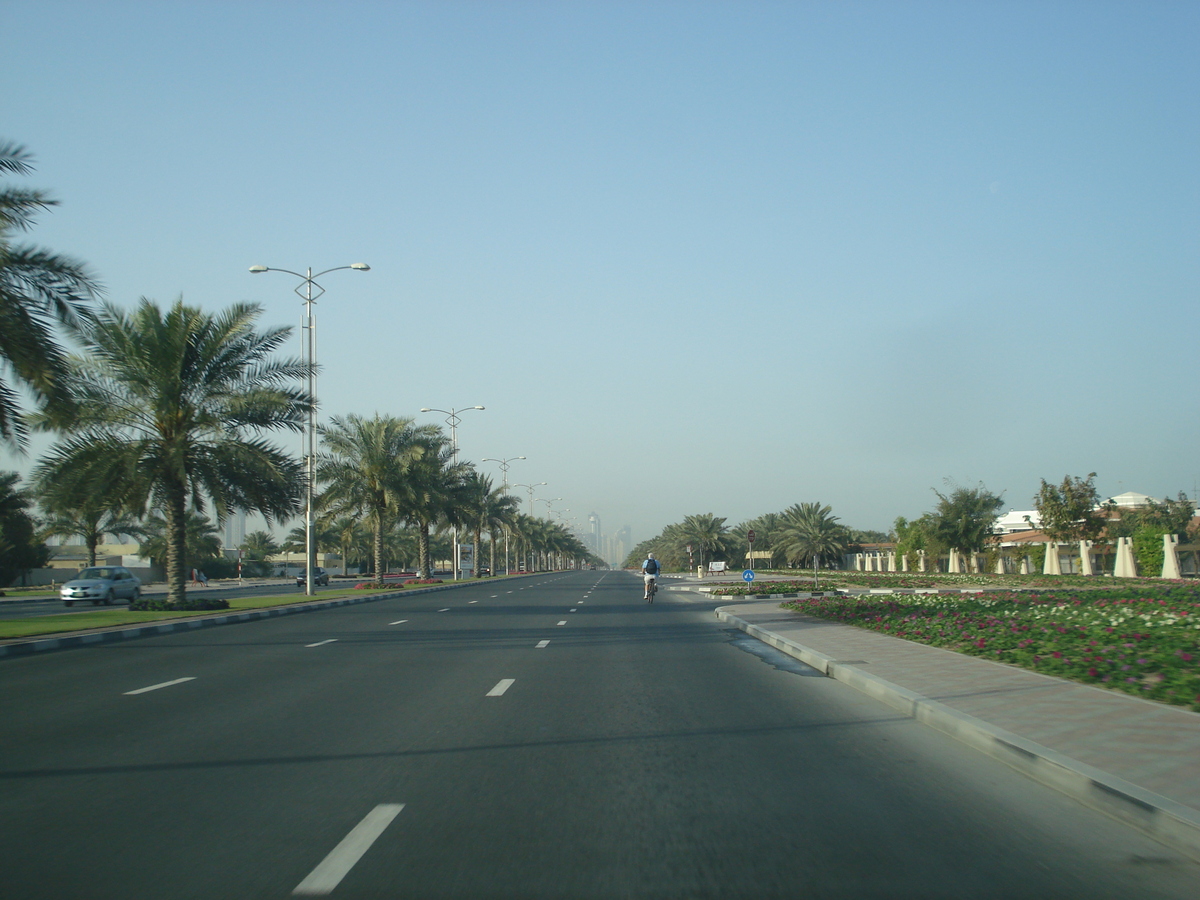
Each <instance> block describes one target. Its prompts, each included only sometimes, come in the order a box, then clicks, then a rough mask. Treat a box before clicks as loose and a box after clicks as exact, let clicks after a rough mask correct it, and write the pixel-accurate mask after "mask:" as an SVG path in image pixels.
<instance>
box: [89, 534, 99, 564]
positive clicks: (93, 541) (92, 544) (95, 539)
mask: <svg viewBox="0 0 1200 900" xmlns="http://www.w3.org/2000/svg"><path fill="white" fill-rule="evenodd" d="M99 543H100V535H98V534H96V532H94V531H93V532H92V533H91V534H89V535H88V536H87V552H88V565H89V566H94V565H95V564H96V546H97V545H98V544H99Z"/></svg>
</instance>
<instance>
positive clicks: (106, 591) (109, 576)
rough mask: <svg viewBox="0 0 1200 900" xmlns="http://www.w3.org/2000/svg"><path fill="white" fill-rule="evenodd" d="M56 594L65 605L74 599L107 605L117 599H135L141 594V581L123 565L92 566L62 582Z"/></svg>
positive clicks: (96, 604)
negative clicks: (77, 575)
mask: <svg viewBox="0 0 1200 900" xmlns="http://www.w3.org/2000/svg"><path fill="white" fill-rule="evenodd" d="M58 595H59V596H60V597H61V598H62V601H63V603H64V604H66V605H67V606H70V605H71V604H73V603H74V602H75V601H76V600H91V601H92V605H93V606H99V605H100V604H101V603H103V604H104V605H105V606H107V605H108V604H110V603H112V602H113V601H114V600H117V599H126V600H136V599H137V598H138V597H140V596H141V595H142V582H141V579H140V578H138V577H137V576H136V575H134V574H133V573H132V572H130V571H129V570H128V569H126V568H125V567H124V566H93V567H92V568H90V569H84V570H83V571H82V572H80V573H79V577H78V578H76V579H75V580H74V581H68V582H67V583H66V584H64V585H63V586H62V589H61V590H60V591H59V592H58Z"/></svg>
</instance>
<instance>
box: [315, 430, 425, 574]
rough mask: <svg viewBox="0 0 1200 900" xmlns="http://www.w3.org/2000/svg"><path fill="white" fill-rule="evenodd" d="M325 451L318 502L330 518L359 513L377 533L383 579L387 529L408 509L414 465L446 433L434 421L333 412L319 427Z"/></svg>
mask: <svg viewBox="0 0 1200 900" xmlns="http://www.w3.org/2000/svg"><path fill="white" fill-rule="evenodd" d="M320 431H321V443H322V446H323V447H324V448H325V454H324V456H322V457H321V458H320V459H319V460H318V462H317V481H318V482H320V483H321V484H323V485H324V488H323V489H322V491H321V495H320V497H319V498H318V506H319V507H320V508H321V509H322V510H324V511H326V512H327V513H328V514H329V515H330V516H354V517H357V518H358V519H360V520H362V521H364V522H365V523H366V524H367V525H368V527H370V528H371V530H372V533H373V534H374V552H373V553H372V557H373V560H374V568H375V580H376V581H377V582H381V581H382V580H383V575H384V571H383V559H384V555H383V552H384V547H383V537H384V533H385V532H387V531H388V530H390V529H391V527H392V526H393V525H394V524H395V523H396V521H397V519H399V518H400V516H401V515H402V514H403V513H404V511H405V510H406V509H407V503H408V502H409V499H410V494H411V491H412V487H413V485H412V481H413V475H414V468H415V467H416V466H417V464H418V463H420V462H421V461H422V460H423V459H424V458H425V456H426V454H427V453H429V452H430V446H431V443H430V442H431V441H433V440H434V439H435V438H436V437H437V436H438V435H440V434H441V430H440V429H439V428H437V427H436V426H434V425H420V426H418V425H415V424H414V423H413V420H412V419H409V418H397V417H395V416H380V415H376V416H374V417H373V418H370V419H364V418H363V417H361V416H357V415H353V414H351V415H348V416H346V417H344V418H341V417H338V416H334V417H333V418H332V419H330V422H329V425H328V426H326V427H323V428H321V429H320Z"/></svg>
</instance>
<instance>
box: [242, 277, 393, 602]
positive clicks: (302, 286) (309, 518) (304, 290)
mask: <svg viewBox="0 0 1200 900" xmlns="http://www.w3.org/2000/svg"><path fill="white" fill-rule="evenodd" d="M341 269H355V270H357V271H359V272H369V271H371V267H370V266H368V265H367V264H366V263H351V264H350V265H348V266H334V267H333V268H332V269H326V270H325V271H323V272H317V273H316V274H315V275H314V274H313V270H312V267H311V266H310V267H309V268H307V269H305V270H304V273H303V274H301V273H300V272H293V271H292V270H291V269H277V268H275V267H273V266H251V267H250V271H251V273H253V274H255V275H259V274H261V273H263V272H283V273H284V274H285V275H295V276H296V277H297V278H299V279H300V283H299V284H298V285H296V287H295V291H296V293H297V294H298V295H299V296H300V299H301V300H303V301H304V326H303V327H304V330H305V331H307V332H308V334H307V335H306V338H307V339H306V340H305V348H306V353H305V358H306V359H305V361H306V362H307V363H308V396H309V399H310V400H311V402H312V405H311V406H310V407H309V410H308V428H307V431H308V435H307V437H308V441H307V442H308V452H307V454H306V457H307V459H306V461H305V471H306V473H307V477H306V480H307V482H308V483H307V485H306V486H305V489H304V493H305V505H304V558H305V563H304V573H305V574H304V593H305V594H306V595H307V596H309V597H311V596H312V595H313V594H314V593H315V591H314V590H313V569H314V568H315V566H316V559H317V548H316V544H315V534H314V532H315V530H316V519H315V518H314V515H313V485H314V484H315V483H316V454H317V450H316V446H317V323H316V320H315V319H314V318H313V309H312V308H313V303H315V302H316V300H317V298H318V297H320V296H321V295H322V294H324V293H325V288H323V287H321V286H320V285H319V284H317V279H318V278H320V277H321V276H322V275H328V274H329V273H330V272H337V271H340V270H341ZM314 289H315V293H314ZM345 565H346V561H345V560H342V566H343V568H344V567H345Z"/></svg>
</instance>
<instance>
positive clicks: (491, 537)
mask: <svg viewBox="0 0 1200 900" xmlns="http://www.w3.org/2000/svg"><path fill="white" fill-rule="evenodd" d="M488 547H489V549H490V550H491V558H490V560H489V562H490V563H491V565H490V566H488V572H489V573H491V577H492V578H495V577H496V532H495V531H490V532H488ZM1195 555H1196V554H1195V553H1194V552H1193V553H1192V556H1193V557H1194V556H1195Z"/></svg>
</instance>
